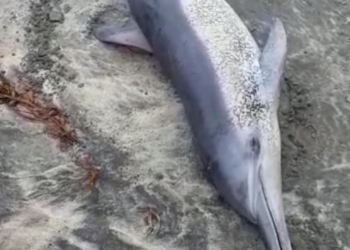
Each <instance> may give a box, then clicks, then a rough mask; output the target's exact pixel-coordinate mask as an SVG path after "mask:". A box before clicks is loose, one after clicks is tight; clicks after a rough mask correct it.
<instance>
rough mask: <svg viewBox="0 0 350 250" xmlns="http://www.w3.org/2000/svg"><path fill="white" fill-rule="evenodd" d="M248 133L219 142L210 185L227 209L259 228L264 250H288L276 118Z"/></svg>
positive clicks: (212, 165)
mask: <svg viewBox="0 0 350 250" xmlns="http://www.w3.org/2000/svg"><path fill="white" fill-rule="evenodd" d="M273 118H274V119H273ZM249 130H250V132H247V130H246V129H245V130H240V131H237V132H235V133H236V134H237V135H236V136H223V137H220V138H218V140H217V143H218V145H217V147H216V148H217V151H216V152H215V154H216V157H215V159H214V160H213V161H212V163H211V165H210V172H211V178H212V181H213V184H214V185H215V186H216V188H217V189H218V191H219V193H220V194H221V196H222V197H223V198H224V200H225V201H226V202H227V203H228V204H229V205H231V206H232V207H233V208H234V209H235V210H236V211H237V212H238V213H239V214H241V215H242V216H244V217H245V218H246V219H248V220H249V221H250V222H252V223H254V224H255V225H257V226H258V228H259V229H260V231H261V233H262V235H263V238H264V242H265V245H266V248H267V249H269V250H291V243H290V239H289V235H288V230H287V227H286V222H285V215H284V210H283V200H282V188H281V186H282V185H281V171H280V166H281V164H280V163H281V160H280V139H279V138H280V135H279V128H278V123H277V118H275V116H273V117H270V119H266V120H265V121H264V122H262V123H261V124H258V125H257V126H256V127H254V129H249Z"/></svg>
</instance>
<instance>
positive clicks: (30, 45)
mask: <svg viewBox="0 0 350 250" xmlns="http://www.w3.org/2000/svg"><path fill="white" fill-rule="evenodd" d="M3 1H4V2H3V4H2V6H3V8H1V9H0V21H1V26H0V66H1V67H2V68H4V69H6V68H7V67H9V66H10V65H11V64H13V65H17V66H20V67H21V69H22V70H23V71H25V72H27V73H28V74H30V75H31V76H35V77H36V78H37V87H38V89H41V90H42V91H43V92H44V93H45V94H47V95H52V96H53V97H54V98H56V99H59V100H61V105H62V106H63V107H64V109H65V110H67V113H68V114H69V115H70V121H71V122H72V123H73V124H74V125H75V127H77V128H79V129H80V130H81V132H82V134H83V135H84V146H85V148H86V150H87V151H88V152H90V153H91V154H92V155H93V156H94V157H95V159H96V162H97V163H98V164H99V167H100V179H99V182H98V183H97V186H96V188H95V189H93V190H92V191H91V192H89V193H85V194H82V193H81V190H82V180H81V178H82V176H83V175H84V172H83V171H82V170H81V169H80V168H79V167H78V166H76V165H75V164H74V163H73V162H72V160H71V158H70V156H69V154H68V153H65V152H61V151H60V150H59V149H58V148H57V145H56V144H55V142H54V141H53V140H52V139H50V138H49V137H48V136H46V135H45V134H43V133H42V127H41V126H39V125H37V124H32V123H28V122H26V121H24V120H22V119H20V118H19V117H17V116H16V115H15V114H13V113H12V112H11V111H10V110H8V109H7V108H6V107H5V106H0V249H2V250H17V249H18V250H22V249H31V250H44V249H45V250H47V249H53V250H60V249H62V250H63V249H67V250H79V249H80V250H85V249H86V250H90V249H92V250H95V249H101V250H102V249H103V250H107V249H108V250H109V249H111V250H112V249H113V250H114V249H118V250H119V249H120V250H122V249H123V250H124V249H125V250H129V249H130V250H131V249H149V250H158V249H159V250H160V249H169V250H170V249H181V250H185V249H189V250H197V249H198V250H203V249H207V250H216V249H220V250H224V249H230V250H232V249H235V250H242V249H250V250H255V249H263V246H262V242H261V238H260V236H259V234H258V233H257V231H256V229H255V228H254V227H253V226H252V225H250V224H249V223H247V222H246V221H245V220H243V219H242V218H240V217H239V216H238V215H237V214H236V213H235V212H234V211H232V209H230V208H229V207H228V206H226V205H225V204H223V203H222V202H221V201H220V200H219V199H218V197H217V194H216V192H215V190H214V189H213V187H212V186H211V185H210V184H209V183H208V182H207V181H206V179H205V178H204V174H203V172H202V171H201V166H200V163H199V161H198V158H197V154H196V152H195V149H194V148H193V145H192V141H191V133H190V131H189V127H188V125H187V123H186V119H185V116H184V114H183V108H182V105H181V102H180V101H179V99H178V98H177V96H176V93H175V92H174V90H173V89H172V88H171V85H170V83H169V80H168V79H167V78H166V77H165V76H164V75H163V74H162V72H161V70H160V67H159V65H158V62H157V61H156V60H155V59H154V58H152V57H151V56H149V55H147V54H139V53H135V52H132V51H130V50H128V49H125V48H116V47H114V46H108V45H104V44H101V43H100V42H98V41H96V40H95V39H94V38H93V37H92V36H91V34H90V30H91V27H93V26H94V25H95V24H96V23H101V22H111V21H118V22H126V21H127V18H128V17H129V14H128V10H127V6H126V4H125V2H124V0H113V1H112V0H99V1H92V0H88V1H83V0H77V1H74V2H71V1H64V0H61V1H53V0H41V1H26V2H23V1H17V0H16V1H13V0H12V1H11V0H3ZM229 2H230V4H232V5H233V6H234V7H235V9H236V10H237V12H238V14H240V15H241V16H242V18H243V19H244V20H245V21H246V23H247V25H248V26H249V27H250V28H253V27H254V17H256V15H257V14H259V12H260V10H261V8H262V7H263V6H264V5H265V4H268V3H269V4H271V5H273V6H274V7H275V8H276V13H278V15H279V16H280V18H281V19H282V21H283V22H284V24H285V27H286V30H287V34H288V41H289V54H288V61H287V66H286V73H285V85H284V87H283V91H282V96H281V105H280V125H281V133H282V142H283V148H282V151H283V152H282V160H283V161H282V170H283V189H284V204H285V210H286V215H287V222H288V227H289V231H290V235H291V239H292V242H293V247H294V249H295V250H311V249H312V250H331V249H340V250H348V249H350V241H349V236H350V227H349V223H350V210H349V207H350V206H349V205H350V204H349V203H350V191H349V190H350V179H349V171H350V163H349V162H350V154H349V152H350V143H349V141H350V133H348V130H349V126H350V118H349V117H350V116H349V115H348V114H349V112H350V98H349V93H350V84H349V82H350V72H349V68H350V63H349V57H350V54H349V53H350V52H349V51H350V28H349V22H350V19H349V14H350V3H347V2H345V1H344V2H342V1H340V0H339V1H332V2H331V1H326V0H318V1H316V0H308V1H303V0H294V1H282V0H274V1H272V0H270V1H267V0H264V1H261V2H260V3H259V5H258V4H257V3H256V1H253V0H235V1H233V0H229ZM147 204H151V205H153V206H156V207H157V209H158V210H159V211H161V215H160V218H161V223H160V224H157V225H156V228H155V229H156V230H155V232H154V233H153V234H150V235H147V234H146V233H145V227H144V225H143V221H142V216H143V215H142V214H140V212H139V211H138V207H139V206H144V205H147Z"/></svg>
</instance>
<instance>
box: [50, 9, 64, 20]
mask: <svg viewBox="0 0 350 250" xmlns="http://www.w3.org/2000/svg"><path fill="white" fill-rule="evenodd" d="M49 18H50V21H51V22H59V23H62V22H63V20H64V16H63V14H62V12H61V11H59V10H57V9H55V10H52V11H51V12H50V14H49Z"/></svg>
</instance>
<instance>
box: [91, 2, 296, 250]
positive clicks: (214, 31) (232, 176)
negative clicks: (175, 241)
mask: <svg viewBox="0 0 350 250" xmlns="http://www.w3.org/2000/svg"><path fill="white" fill-rule="evenodd" d="M128 2H129V7H130V11H131V14H132V16H133V19H134V20H135V21H136V22H135V23H136V24H137V25H131V26H128V25H127V26H125V27H123V28H117V26H101V27H98V28H97V29H96V30H95V31H94V34H95V36H96V37H97V38H98V39H99V40H100V41H103V42H109V43H114V44H119V45H126V46H133V47H137V48H140V49H142V50H144V51H148V52H150V53H153V54H154V56H155V57H156V58H157V59H158V60H159V61H160V63H161V66H162V68H163V69H164V72H165V73H166V74H167V75H168V76H169V77H170V79H171V82H172V84H173V86H174V88H175V89H176V90H177V92H178V95H179V96H180V98H181V100H182V102H183V104H184V108H185V112H186V115H187V119H188V122H189V124H190V126H191V130H192V132H193V135H194V138H195V142H196V144H197V145H198V148H199V152H200V155H201V157H202V159H203V162H204V164H205V166H207V169H208V171H209V173H210V176H211V179H212V181H213V183H214V186H215V187H216V188H217V190H218V191H219V192H220V193H221V195H222V196H223V198H224V199H225V200H226V202H228V203H229V204H230V205H231V206H232V207H233V208H234V209H235V210H236V211H237V212H238V213H240V214H241V215H242V216H244V217H246V218H247V219H248V220H250V221H251V222H253V223H254V224H256V225H258V227H259V228H260V230H261V232H262V235H263V238H264V242H265V245H266V248H267V249H269V250H290V249H292V248H291V243H290V238H289V234H288V231H287V227H286V222H285V215H284V210H283V200H282V185H281V169H280V165H281V145H280V131H279V123H278V117H277V110H278V106H279V95H280V85H281V82H283V81H282V80H281V79H282V75H283V71H284V65H285V60H286V54H287V39H286V33H285V30H284V27H283V24H282V22H281V21H280V20H279V19H277V18H275V19H273V22H271V26H270V29H269V33H268V36H267V39H266V41H265V46H264V47H263V48H262V49H260V48H259V46H258V43H257V38H255V37H253V36H252V34H251V33H250V32H249V30H248V29H247V27H246V26H245V25H244V23H243V22H242V21H241V19H240V18H239V17H238V15H237V14H236V13H235V12H234V10H233V9H232V8H231V6H230V5H229V4H228V3H227V2H226V1H224V0H128Z"/></svg>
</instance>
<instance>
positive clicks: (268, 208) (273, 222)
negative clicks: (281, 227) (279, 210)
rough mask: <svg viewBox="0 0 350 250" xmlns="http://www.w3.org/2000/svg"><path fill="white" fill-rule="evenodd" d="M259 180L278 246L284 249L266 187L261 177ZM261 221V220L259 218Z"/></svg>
mask: <svg viewBox="0 0 350 250" xmlns="http://www.w3.org/2000/svg"><path fill="white" fill-rule="evenodd" d="M259 179H260V188H261V192H262V195H263V198H264V202H265V205H266V207H267V210H268V213H269V215H270V218H271V221H272V225H273V228H274V229H275V232H274V233H275V235H276V238H277V241H278V246H279V249H281V250H282V249H283V248H282V242H281V238H280V235H279V233H278V229H277V225H276V222H275V220H274V217H273V216H272V212H271V209H270V205H269V203H268V200H267V196H266V194H265V189H264V186H263V185H262V183H263V182H262V179H261V176H259ZM258 220H259V218H258Z"/></svg>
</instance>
